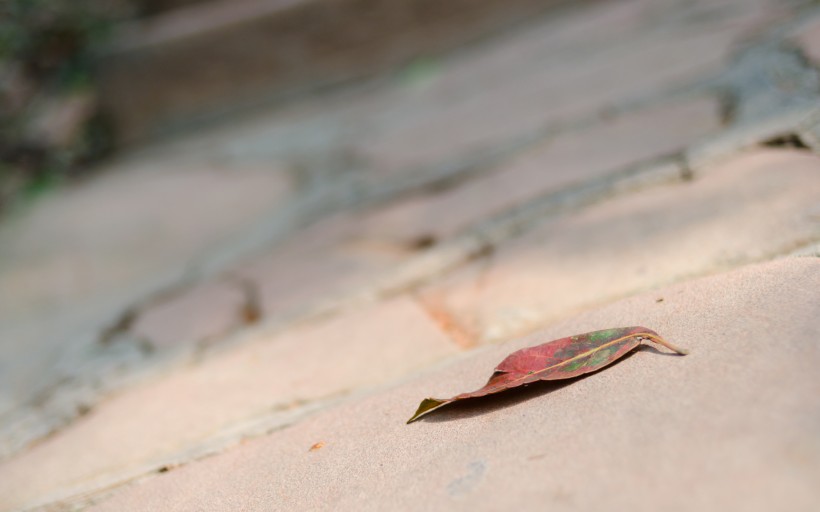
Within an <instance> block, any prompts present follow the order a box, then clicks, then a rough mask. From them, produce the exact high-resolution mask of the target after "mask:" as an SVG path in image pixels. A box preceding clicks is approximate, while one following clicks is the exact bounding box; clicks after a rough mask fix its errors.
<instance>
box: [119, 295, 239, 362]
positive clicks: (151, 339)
mask: <svg viewBox="0 0 820 512" xmlns="http://www.w3.org/2000/svg"><path fill="white" fill-rule="evenodd" d="M248 300H249V297H248V296H247V292H246V291H245V290H243V287H242V285H241V283H230V282H215V283H207V284H203V285H199V286H195V287H194V288H191V289H189V290H186V291H185V292H184V293H182V294H181V295H178V296H174V297H171V298H170V299H168V300H166V301H160V302H157V303H155V304H151V305H149V306H148V308H146V309H145V310H144V311H141V312H139V314H138V315H137V317H136V320H135V322H134V325H133V326H132V327H131V328H130V331H131V333H133V334H134V335H135V336H137V337H138V338H139V339H141V340H143V341H144V342H145V343H148V344H149V345H151V346H152V347H153V348H157V349H162V348H169V347H174V346H180V345H194V344H196V343H199V342H206V341H209V340H214V339H219V338H220V337H223V336H225V335H226V334H228V333H229V332H231V331H232V330H234V329H236V328H238V327H240V326H242V325H245V324H246V323H248V322H249V320H253V319H249V318H247V316H248V315H249V314H253V312H252V311H248V307H252V305H249V304H248Z"/></svg>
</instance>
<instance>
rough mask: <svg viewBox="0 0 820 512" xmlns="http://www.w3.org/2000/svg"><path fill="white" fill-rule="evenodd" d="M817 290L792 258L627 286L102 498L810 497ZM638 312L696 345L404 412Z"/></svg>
mask: <svg viewBox="0 0 820 512" xmlns="http://www.w3.org/2000/svg"><path fill="white" fill-rule="evenodd" d="M818 289H820V261H818V260H817V259H814V258H790V259H785V260H780V261H777V262H774V263H768V264H765V265H757V266H752V267H748V268H744V269H742V270H740V271H735V272H732V273H729V274H725V275H719V276H716V277H710V278H707V279H702V280H697V281H692V282H689V283H685V284H682V285H677V286H674V287H671V288H666V289H663V290H661V291H658V292H657V293H650V294H645V295H642V296H638V297H635V298H631V299H627V300H624V301H620V302H617V303H615V304H613V305H611V306H607V307H604V308H601V309H597V310H594V311H590V312H588V313H585V314H583V315H580V316H578V317H576V318H573V319H572V320H569V321H566V322H563V323H561V324H559V325H556V326H553V327H551V328H549V329H547V330H546V331H544V332H542V333H539V334H538V335H535V336H533V337H531V338H529V339H523V340H516V341H514V342H510V343H507V344H505V345H503V346H499V347H491V348H489V349H488V350H485V351H482V352H480V353H477V354H475V355H473V356H472V357H471V358H470V359H468V360H466V361H460V362H457V363H454V364H451V365H448V366H446V367H444V368H440V369H438V370H437V371H435V372H432V373H430V374H427V375H424V376H421V377H419V378H418V379H415V380H414V381H412V382H410V383H408V384H406V385H403V386H401V387H398V388H396V389H393V390H390V391H386V392H382V393H379V394H377V395H375V396H373V397H370V398H367V399H364V400H362V401H360V402H358V403H356V404H353V405H349V404H348V405H345V406H344V407H338V408H336V409H334V410H331V411H328V412H326V413H322V414H320V415H318V416H316V417H314V418H311V419H308V420H306V421H304V422H302V423H300V424H299V425H296V426H294V427H291V428H288V429H287V430H284V431H281V432H275V433H272V434H270V435H268V436H266V437H264V438H262V439H258V440H254V441H251V442H249V443H247V444H244V445H242V446H239V447H237V448H235V449H231V450H229V451H227V452H225V453H223V454H221V455H218V456H216V457H212V458H208V459H205V460H201V461H197V462H193V463H191V464H188V465H185V466H183V467H180V468H178V469H176V470H172V471H170V472H168V473H164V474H162V475H159V476H157V477H156V478H153V479H148V480H145V481H143V482H140V483H137V484H135V485H134V486H132V487H130V488H127V489H124V490H123V491H122V492H120V493H119V494H118V495H115V496H114V497H113V498H111V499H110V500H109V501H107V502H103V503H102V504H101V505H100V506H97V507H96V508H94V509H93V510H95V511H100V512H102V511H120V510H135V511H136V510H146V511H148V510H158V509H162V510H210V511H221V510H224V511H233V510H293V509H300V510H301V509H304V510H362V511H377V510H433V511H438V510H442V511H444V510H447V511H450V510H465V511H466V510H530V509H533V508H537V509H545V510H576V511H597V510H601V509H602V508H605V509H606V510H612V511H615V512H620V511H630V512H635V511H640V512H643V511H646V512H649V511H657V510H677V511H699V512H700V511H725V510H744V511H750V512H758V511H759V512H764V511H766V512H767V511H770V510H790V511H795V512H810V511H813V510H814V509H815V508H816V506H817V502H818V500H820V490H818V487H817V482H818V481H820V435H819V434H820V431H818V421H819V420H820V373H818V372H817V367H818V365H820V345H818V343H817V342H816V340H817V339H818V337H820V321H818V316H817V310H818V308H820V298H819V297H818V295H817V290H818ZM658 296H662V297H663V298H664V301H663V302H656V298H657V297H658ZM634 324H643V325H647V326H649V327H651V328H653V329H656V330H657V331H658V332H660V333H661V334H662V335H663V336H665V337H666V338H668V339H670V340H672V341H673V342H675V343H678V344H680V345H683V346H686V347H688V348H689V349H690V350H691V353H690V355H688V356H685V357H679V356H665V355H662V354H659V353H657V352H655V351H654V350H651V349H639V350H638V352H637V353H636V354H635V355H634V356H632V357H628V358H626V359H624V360H622V361H621V362H618V363H617V364H615V365H614V366H611V367H609V368H607V369H605V370H603V371H602V372H599V373H596V374H594V375H591V376H589V377H587V378H584V379H581V380H578V381H575V382H573V383H571V384H569V385H566V386H562V385H560V384H557V385H556V384H545V385H534V386H531V387H530V388H527V389H524V390H520V391H518V392H515V393H508V394H507V395H506V396H501V395H499V396H497V397H496V398H494V399H486V400H476V401H474V402H472V403H468V404H465V405H463V406H452V407H451V409H450V410H449V411H448V410H447V409H442V410H441V411H439V412H438V413H436V414H433V415H430V416H429V417H428V418H427V419H426V420H422V421H419V422H416V423H413V424H411V425H405V423H404V422H405V421H406V419H407V418H408V417H409V416H410V414H412V412H413V411H414V410H415V407H416V405H417V404H418V402H419V400H420V399H421V398H423V397H426V396H451V395H453V394H454V393H457V392H459V391H463V390H465V389H473V388H475V387H478V386H480V385H481V384H482V383H483V382H484V381H485V380H486V378H487V377H488V376H489V374H490V373H491V371H492V368H493V367H494V366H495V365H496V364H497V363H498V362H499V361H500V360H501V359H502V358H503V357H504V356H505V355H506V354H507V353H509V352H511V351H513V350H515V349H518V348H520V347H522V346H526V345H533V344H536V343H540V342H543V341H546V340H549V339H554V338H558V337H562V336H566V335H571V334H574V333H578V332H586V331H590V330H595V329H600V328H606V327H612V326H616V325H618V326H620V325H634ZM319 442H321V443H324V444H323V447H322V448H321V449H318V450H313V451H311V450H310V448H311V447H312V446H314V445H315V444H316V443H319Z"/></svg>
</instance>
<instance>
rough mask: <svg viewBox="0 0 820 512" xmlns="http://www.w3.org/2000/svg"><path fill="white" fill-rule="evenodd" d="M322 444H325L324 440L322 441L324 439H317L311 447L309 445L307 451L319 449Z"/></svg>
mask: <svg viewBox="0 0 820 512" xmlns="http://www.w3.org/2000/svg"><path fill="white" fill-rule="evenodd" d="M324 445H325V442H324V441H319V442H318V443H316V444H314V445H313V446H311V447H310V449H309V450H308V451H309V452H315V451H316V450H319V449H321V448H322V447H323V446H324Z"/></svg>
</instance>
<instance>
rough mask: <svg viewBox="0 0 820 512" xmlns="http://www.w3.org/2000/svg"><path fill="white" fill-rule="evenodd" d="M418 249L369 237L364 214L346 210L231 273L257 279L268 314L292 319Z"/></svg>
mask: <svg viewBox="0 0 820 512" xmlns="http://www.w3.org/2000/svg"><path fill="white" fill-rule="evenodd" d="M412 252H413V248H412V247H409V246H402V245H400V244H395V243H389V241H386V242H383V241H379V240H377V239H368V238H367V237H366V236H365V233H364V232H363V231H362V230H361V217H359V216H357V215H347V214H344V215H337V216H334V217H332V218H329V219H327V220H324V221H322V222H319V223H317V224H316V225H313V226H310V227H308V228H306V229H304V230H302V231H301V232H300V233H298V234H297V235H295V236H294V237H292V238H291V239H289V240H288V241H286V242H285V243H283V244H281V245H280V246H278V247H276V248H274V249H273V250H272V251H270V252H269V253H268V254H265V255H262V256H260V257H258V258H255V259H253V260H251V261H248V262H245V263H244V264H242V265H241V266H237V268H235V269H233V270H232V271H231V273H232V274H233V275H235V276H240V277H241V278H242V279H244V280H246V281H248V282H252V283H254V285H255V287H256V288H257V290H258V293H259V301H260V308H261V312H262V314H263V315H264V316H267V317H286V316H288V315H293V314H297V313H299V312H301V311H302V310H305V309H306V308H310V307H312V306H317V305H318V304H321V303H324V302H327V301H331V300H333V299H336V298H338V297H339V296H341V295H342V294H344V293H350V292H353V291H356V290H357V288H360V287H364V286H366V285H367V284H369V283H370V282H372V281H373V280H374V279H376V278H377V277H378V276H379V275H380V274H381V273H382V272H385V271H386V270H388V269H390V268H392V267H395V266H396V265H397V264H399V263H400V262H402V261H405V260H407V259H408V257H409V256H410V255H411V254H412Z"/></svg>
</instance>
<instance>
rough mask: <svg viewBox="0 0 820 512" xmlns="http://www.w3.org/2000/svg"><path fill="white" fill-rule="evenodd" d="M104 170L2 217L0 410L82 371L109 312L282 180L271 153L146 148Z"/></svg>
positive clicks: (162, 277)
mask: <svg viewBox="0 0 820 512" xmlns="http://www.w3.org/2000/svg"><path fill="white" fill-rule="evenodd" d="M105 171H106V172H105V173H104V174H102V175H100V176H99V177H97V178H96V179H94V180H91V181H88V182H84V183H78V184H76V185H74V186H72V187H71V188H68V189H64V190H61V191H60V194H57V195H52V196H47V197H44V198H43V199H41V200H40V201H39V202H37V203H36V204H34V205H33V206H32V207H31V208H30V209H29V210H27V211H23V212H21V213H20V214H19V215H18V216H17V217H16V218H11V219H6V221H5V222H4V223H3V224H2V225H0V417H2V415H3V414H4V413H6V412H7V411H9V410H12V409H14V408H17V407H20V406H21V405H24V404H27V403H29V402H30V401H32V400H33V399H34V398H35V397H39V398H37V400H39V401H40V402H43V401H46V398H47V396H48V394H49V393H50V392H51V391H50V388H51V387H53V386H54V385H55V384H56V383H58V382H63V383H65V382H66V379H70V378H73V377H74V376H76V375H78V374H82V373H83V372H84V370H85V369H86V368H85V365H86V363H88V362H89V361H90V360H91V359H94V357H96V356H97V355H98V352H99V351H100V350H98V348H99V349H101V348H102V347H101V346H98V345H97V342H98V340H99V338H100V336H101V333H102V332H103V330H104V329H105V328H107V327H108V326H109V325H110V324H111V322H113V321H114V320H115V319H116V318H117V317H118V315H120V314H121V313H122V312H123V311H124V310H125V309H126V308H129V307H131V306H132V305H133V304H134V302H136V301H140V300H142V299H144V298H145V296H146V295H149V294H151V293H152V292H154V291H156V290H157V288H161V287H163V286H167V285H168V283H173V282H174V280H176V279H179V278H180V277H181V276H183V275H184V272H185V271H186V270H187V269H188V268H189V267H190V265H191V264H192V263H194V262H196V261H197V259H199V258H201V257H203V255H204V254H206V253H207V252H208V251H212V250H214V248H215V247H216V246H218V245H219V244H220V243H224V242H225V241H226V239H228V238H229V237H230V236H232V235H233V234H234V233H235V232H236V231H238V230H242V229H244V228H246V227H247V226H248V225H250V224H253V223H255V222H257V221H258V219H259V218H260V217H261V216H264V215H268V214H270V212H272V211H275V210H276V209H277V208H279V207H281V205H282V202H283V200H284V199H285V194H286V193H287V192H288V191H289V190H290V178H289V177H288V175H287V174H286V173H284V172H283V171H282V169H279V168H276V167H275V166H273V165H271V164H268V165H267V166H262V165H258V166H254V167H249V166H244V167H243V166H232V167H230V168H226V167H223V166H220V165H219V164H215V163H214V162H202V161H198V160H193V159H190V158H189V159H187V160H186V159H180V158H176V159H166V160H164V161H152V160H150V159H147V160H146V159H144V160H142V161H141V162H135V163H128V162H121V163H115V164H112V165H111V167H109V168H108V169H105ZM46 319H47V320H46ZM1 423H3V425H2V428H0V433H3V431H4V429H5V428H6V427H7V426H8V423H7V422H1ZM14 435H15V436H16V435H17V434H14ZM4 436H5V434H2V435H0V453H3V452H5V451H6V446H5V442H6V439H5V437H4Z"/></svg>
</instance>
